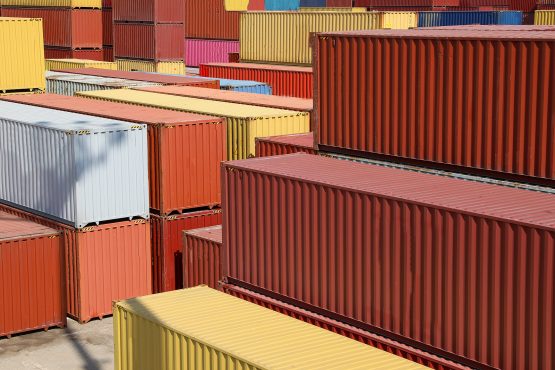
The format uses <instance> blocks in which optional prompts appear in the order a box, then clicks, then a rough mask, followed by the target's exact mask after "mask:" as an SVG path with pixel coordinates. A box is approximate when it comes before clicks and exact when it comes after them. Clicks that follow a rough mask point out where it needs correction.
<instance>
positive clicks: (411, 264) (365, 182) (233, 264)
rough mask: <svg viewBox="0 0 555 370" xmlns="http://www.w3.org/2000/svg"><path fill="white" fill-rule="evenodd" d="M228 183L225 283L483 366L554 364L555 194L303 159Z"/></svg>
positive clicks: (265, 161) (266, 163) (251, 170)
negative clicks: (270, 294) (272, 295)
mask: <svg viewBox="0 0 555 370" xmlns="http://www.w3.org/2000/svg"><path fill="white" fill-rule="evenodd" d="M222 182H223V190H222V192H223V194H222V212H223V215H224V219H223V235H224V245H225V248H224V255H223V261H224V265H223V271H224V276H226V277H227V279H228V282H229V283H231V284H234V285H239V286H242V287H245V288H248V289H252V290H255V291H256V290H257V289H258V287H259V288H262V289H264V290H267V291H270V292H273V293H276V294H279V295H280V296H285V297H289V298H291V299H294V300H297V301H299V302H302V303H303V304H304V305H306V307H305V308H307V307H315V308H318V307H319V308H321V309H322V310H325V312H326V313H327V314H326V316H329V317H331V318H333V319H336V320H339V321H343V322H345V323H348V324H350V325H354V326H357V327H360V328H363V329H366V330H369V331H373V332H376V333H378V331H375V330H379V333H381V334H382V335H386V336H388V335H387V334H388V333H392V334H393V335H395V336H400V337H401V338H403V337H405V338H407V339H406V342H404V343H405V344H407V345H411V346H414V347H416V348H419V349H421V350H425V351H427V352H431V353H434V354H436V355H438V356H442V357H445V358H448V359H450V360H452V361H455V362H458V363H461V364H464V365H466V366H470V367H473V368H488V367H489V368H492V367H496V368H501V369H506V370H515V369H540V368H541V369H551V368H554V366H555V362H554V357H553V354H554V352H553V351H552V347H553V343H554V336H555V325H554V320H553V317H554V315H555V301H554V285H553V284H554V281H555V213H554V211H553V210H555V197H553V195H551V194H544V193H539V192H533V191H528V190H518V189H513V188H509V187H503V186H497V185H488V184H481V183H476V182H471V181H462V180H455V179H450V178H446V177H442V176H435V175H426V174H420V173H416V172H410V171H402V170H397V169H391V168H385V167H379V166H372V165H366V164H359V163H353V162H348V161H341V160H335V159H329V158H324V157H320V156H315V155H307V154H291V155H286V156H277V157H266V158H255V159H249V160H243V161H233V162H227V163H225V165H224V166H223V168H222ZM259 292H260V291H259ZM260 293H261V292H260ZM477 338H479V340H477ZM396 340H399V339H396ZM454 354H455V355H454Z"/></svg>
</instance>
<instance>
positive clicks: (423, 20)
mask: <svg viewBox="0 0 555 370" xmlns="http://www.w3.org/2000/svg"><path fill="white" fill-rule="evenodd" d="M469 24H481V25H492V24H497V25H502V24H503V25H519V24H522V12H516V11H486V12H478V11H475V12H419V13H418V27H439V26H462V25H469Z"/></svg>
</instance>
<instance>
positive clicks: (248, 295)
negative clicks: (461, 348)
mask: <svg viewBox="0 0 555 370" xmlns="http://www.w3.org/2000/svg"><path fill="white" fill-rule="evenodd" d="M221 289H222V290H223V291H224V292H225V293H228V294H231V295H233V296H235V297H237V298H241V299H244V300H245V301H249V302H251V303H255V304H257V305H260V306H263V307H266V308H269V309H271V310H274V311H277V312H279V313H282V314H284V315H287V316H291V317H293V318H295V319H297V320H301V321H304V322H306V323H309V324H312V325H315V326H318V327H320V328H323V329H326V330H329V331H332V332H334V333H337V334H340V335H343V336H345V337H348V338H351V339H354V340H357V341H359V342H362V343H364V344H367V345H370V346H372V347H376V348H379V349H381V350H383V351H386V352H389V353H393V354H394V355H396V356H399V357H403V358H406V359H408V360H411V361H413V362H416V363H419V364H421V365H424V366H427V367H429V368H432V369H436V370H470V368H469V367H466V366H463V365H460V364H457V363H455V362H452V361H449V360H446V359H444V358H441V357H438V356H434V355H433V354H431V353H427V352H424V351H420V350H418V349H416V348H413V347H410V346H407V345H404V344H402V343H399V342H396V341H394V340H391V339H388V338H385V337H383V336H380V335H377V334H374V333H371V332H368V331H365V330H361V329H358V328H356V327H354V326H350V325H346V324H344V323H342V322H339V321H337V320H333V319H330V318H328V317H326V316H323V315H320V314H318V313H314V312H311V311H308V310H305V309H303V308H300V307H298V306H295V305H292V304H289V303H286V302H283V301H280V300H279V299H276V298H272V297H269V296H265V295H262V294H258V293H256V292H253V291H251V290H248V289H244V288H241V287H239V286H236V285H231V284H225V283H223V284H221Z"/></svg>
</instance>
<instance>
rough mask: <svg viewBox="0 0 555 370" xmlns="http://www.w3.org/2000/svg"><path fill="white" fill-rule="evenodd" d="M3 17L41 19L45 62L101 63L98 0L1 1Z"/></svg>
mask: <svg viewBox="0 0 555 370" xmlns="http://www.w3.org/2000/svg"><path fill="white" fill-rule="evenodd" d="M1 4H2V15H3V16H5V17H24V18H42V21H43V29H44V53H45V57H46V58H47V59H51V58H55V59H67V58H77V59H92V60H102V59H103V54H102V11H101V7H102V2H101V0H79V1H75V0H62V1H57V2H51V1H48V0H2V1H1Z"/></svg>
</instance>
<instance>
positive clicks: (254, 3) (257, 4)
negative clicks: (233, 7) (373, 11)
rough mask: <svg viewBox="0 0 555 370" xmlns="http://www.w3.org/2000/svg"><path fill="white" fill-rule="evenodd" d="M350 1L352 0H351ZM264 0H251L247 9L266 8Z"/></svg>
mask: <svg viewBox="0 0 555 370" xmlns="http://www.w3.org/2000/svg"><path fill="white" fill-rule="evenodd" d="M349 1H350V0H349ZM265 9H266V7H265V4H264V0H249V5H248V6H247V10H265Z"/></svg>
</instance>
